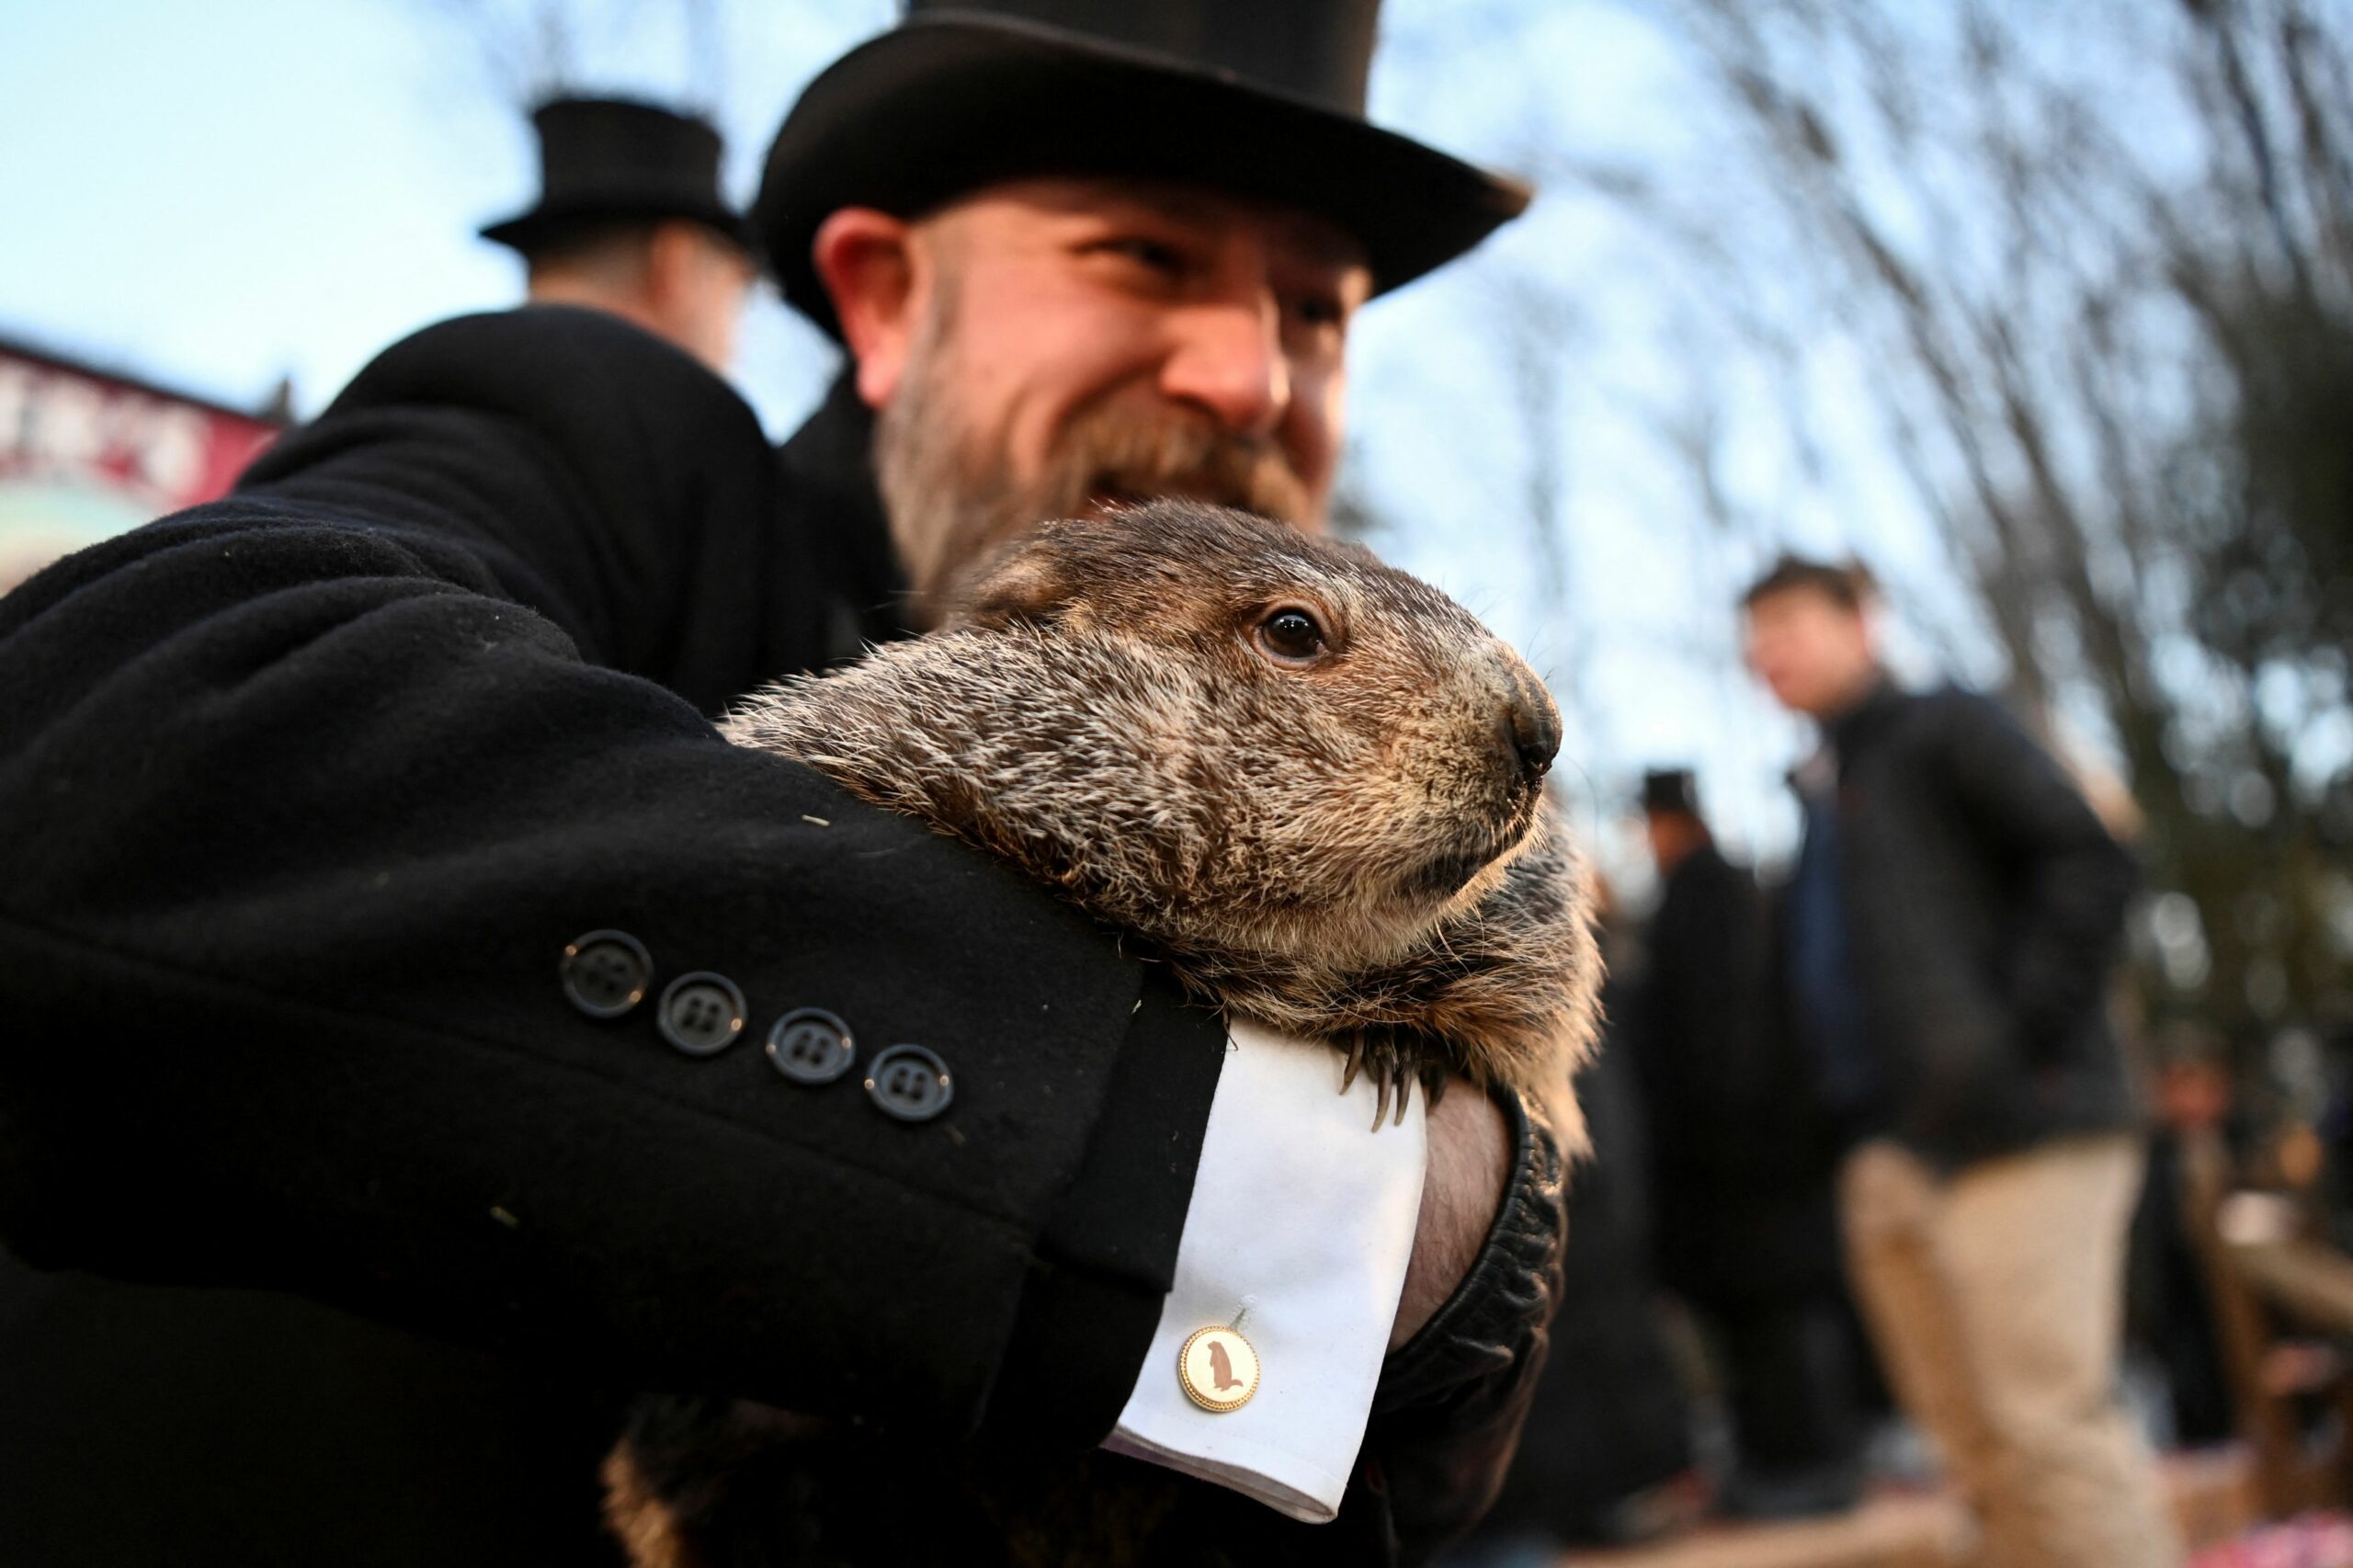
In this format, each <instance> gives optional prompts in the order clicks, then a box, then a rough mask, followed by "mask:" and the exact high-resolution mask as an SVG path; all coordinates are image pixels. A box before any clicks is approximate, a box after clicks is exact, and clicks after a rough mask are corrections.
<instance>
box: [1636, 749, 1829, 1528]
mask: <svg viewBox="0 0 2353 1568" xmlns="http://www.w3.org/2000/svg"><path fill="white" fill-rule="evenodd" d="M1640 804H1641V807H1642V812H1643V828H1644V832H1645V835H1646V836H1647V838H1648V839H1649V842H1650V848H1651V858H1652V860H1653V863H1654V865H1656V867H1657V868H1658V875H1659V901H1658V905H1657V908H1656V909H1655V910H1654V912H1653V914H1652V915H1651V918H1650V922H1649V924H1648V926H1646V927H1645V928H1644V930H1643V958H1644V962H1643V968H1642V971H1641V972H1640V975H1639V977H1638V978H1636V979H1635V980H1634V981H1633V983H1632V985H1631V994H1630V995H1629V997H1628V998H1627V1006H1625V1007H1624V1008H1623V1009H1622V1010H1621V1011H1620V1013H1619V1014H1618V1016H1617V1018H1616V1024H1617V1033H1616V1034H1615V1036H1614V1037H1613V1043H1614V1044H1617V1045H1619V1046H1620V1047H1621V1048H1622V1049H1623V1050H1624V1051H1625V1053H1626V1055H1627V1056H1628V1058H1629V1059H1630V1060H1631V1063H1632V1066H1633V1070H1634V1072H1635V1074H1636V1075H1637V1077H1638V1079H1639V1081H1640V1083H1641V1085H1642V1091H1643V1110H1644V1112H1645V1114H1646V1116H1647V1118H1648V1121H1649V1133H1650V1137H1649V1146H1650V1156H1651V1169H1652V1175H1653V1180H1654V1187H1653V1190H1654V1199H1655V1201H1656V1204H1657V1224H1656V1226H1655V1228H1654V1236H1655V1237H1656V1251H1657V1257H1658V1272H1659V1278H1660V1279H1661V1281H1662V1282H1663V1283H1665V1285H1666V1286H1667V1287H1668V1289H1670V1290H1674V1291H1675V1292H1677V1294H1678V1295H1680V1296H1681V1297H1682V1298H1683V1300H1684V1301H1685V1302H1686V1303H1687V1304H1688V1305H1689V1306H1690V1307H1691V1308H1692V1309H1693V1310H1694V1311H1696V1312H1698V1313H1699V1315H1700V1317H1701V1318H1702V1319H1703V1320H1704V1321H1705V1322H1706V1324H1708V1326H1709V1328H1710V1330H1711V1339H1712V1341H1713V1342H1714V1343H1715V1344H1716V1345H1717V1346H1718V1347H1719V1349H1720V1351H1721V1354H1722V1373H1723V1381H1724V1384H1725V1390H1726V1393H1727V1396H1728V1399H1727V1403H1728V1404H1729V1406H1730V1415H1731V1417H1732V1438H1733V1455H1732V1457H1733V1461H1734V1463H1733V1471H1732V1473H1731V1474H1730V1476H1728V1477H1727V1478H1726V1480H1725V1483H1724V1484H1723V1485H1722V1487H1721V1488H1720V1490H1719V1491H1718V1493H1717V1495H1716V1506H1717V1507H1718V1508H1719V1509H1720V1510H1722V1511H1723V1512H1726V1513H1732V1514H1739V1515H1745V1516H1748V1517H1801V1516H1804V1515H1810V1514H1827V1513H1836V1512H1839V1511H1840V1510H1843V1509H1845V1508H1848V1507H1851V1506H1854V1503H1855V1501H1856V1499H1857V1497H1858V1496H1859V1494H1860V1491H1861V1485H1862V1447H1863V1441H1864V1438H1865V1437H1866V1436H1867V1434H1866V1432H1865V1430H1864V1425H1863V1421H1862V1417H1861V1414H1860V1407H1859V1390H1858V1378H1857V1374H1856V1369H1855V1367H1854V1365H1853V1361H1854V1357H1853V1354H1852V1344H1851V1341H1852V1338H1853V1334H1852V1330H1851V1328H1850V1326H1849V1323H1850V1320H1849V1316H1848V1308H1847V1302H1846V1299H1845V1291H1844V1286H1843V1278H1842V1275H1841V1272H1840V1263H1839V1250H1838V1233H1837V1223H1836V1214H1835V1212H1834V1210H1833V1206H1832V1201H1831V1168H1832V1163H1833V1160H1834V1157H1835V1142H1834V1140H1833V1139H1832V1138H1831V1136H1830V1135H1829V1131H1828V1129H1827V1128H1826V1127H1825V1126H1824V1119H1823V1115H1822V1110H1821V1108H1820V1106H1819V1105H1818V1103H1817V1101H1816V1096H1814V1095H1813V1093H1812V1091H1811V1089H1810V1088H1809V1087H1808V1085H1807V1083H1806V1079H1805V1074H1804V1073H1803V1071H1802V1065H1801V1063H1800V1062H1799V1061H1798V1058H1797V1051H1796V1046H1795V1042H1794V1041H1792V1040H1790V1039H1789V1038H1788V1037H1787V1033H1786V1031H1784V1030H1782V1029H1779V1028H1776V1027H1775V1026H1774V1022H1773V1019H1774V1017H1775V1009H1774V1007H1773V1006H1772V997H1773V994H1774V993H1773V989H1772V987H1771V986H1770V984H1769V983H1768V963H1769V959H1770V955H1771V951H1772V947H1773V938H1772V935H1771V930H1770V926H1771V920H1770V917H1769V915H1768V904H1767V902H1766V899H1765V897H1764V895H1763V893H1762V892H1761V891H1760V890H1759V889H1758V887H1757V885H1756V878H1755V877H1754V876H1753V875H1752V874H1751V873H1750V871H1749V869H1748V868H1747V867H1745V866H1742V865H1736V864H1734V863H1733V861H1731V860H1729V859H1727V858H1725V857H1724V855H1723V853H1722V851H1721V850H1720V849H1718V848H1717V846H1716V839H1715V834H1714V832H1713V831H1712V830H1711V828H1710V827H1709V825H1708V819H1707V816H1706V814H1705V813H1704V812H1701V810H1700V809H1699V785H1698V781H1697V780H1696V779H1695V778H1693V776H1692V774H1691V771H1690V770H1689V769H1688V768H1680V767H1677V768H1660V769H1654V770H1652V771H1650V772H1647V773H1645V774H1644V775H1643V787H1642V795H1641V800H1640Z"/></svg>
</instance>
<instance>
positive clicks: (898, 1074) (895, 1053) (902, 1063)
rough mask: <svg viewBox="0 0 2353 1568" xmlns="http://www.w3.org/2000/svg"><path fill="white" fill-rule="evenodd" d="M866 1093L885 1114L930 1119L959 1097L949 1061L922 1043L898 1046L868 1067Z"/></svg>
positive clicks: (906, 1119)
mask: <svg viewBox="0 0 2353 1568" xmlns="http://www.w3.org/2000/svg"><path fill="white" fill-rule="evenodd" d="M866 1092H867V1093H868V1094H869V1095H870V1096H873V1099H874V1103H875V1104H876V1105H877V1106H880V1107H881V1109H882V1114H883V1115H885V1116H892V1117H896V1118H897V1119H900V1120H901V1121H929V1120H930V1119H932V1118H933V1117H935V1116H938V1114H939V1113H940V1112H941V1111H943V1110H946V1109H947V1108H948V1102H949V1101H950V1100H952V1099H954V1098H955V1097H956V1085H955V1084H954V1083H953V1082H952V1081H951V1080H950V1079H949V1076H948V1063H947V1062H942V1061H941V1060H940V1059H939V1058H938V1057H937V1056H934V1055H933V1054H932V1053H931V1052H930V1051H926V1050H925V1049H924V1048H923V1047H922V1046H919V1045H894V1046H892V1048H891V1049H890V1050H888V1051H883V1052H881V1054H879V1055H877V1056H876V1057H875V1058H874V1064H873V1065H872V1066H870V1067H869V1068H868V1069H867V1070H866Z"/></svg>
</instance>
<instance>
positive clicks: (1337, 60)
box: [752, 0, 1530, 335]
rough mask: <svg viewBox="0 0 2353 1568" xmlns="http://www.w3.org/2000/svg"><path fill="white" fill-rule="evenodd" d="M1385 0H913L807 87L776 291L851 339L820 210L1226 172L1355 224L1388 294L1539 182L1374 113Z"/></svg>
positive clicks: (787, 174) (765, 220) (771, 162)
mask: <svg viewBox="0 0 2353 1568" xmlns="http://www.w3.org/2000/svg"><path fill="white" fill-rule="evenodd" d="M1379 10H1380V0H1151V3H1149V4H1146V3H1144V0H963V3H962V4H961V5H954V4H938V3H937V0H909V3H908V15H907V16H906V17H905V18H904V20H903V21H901V22H900V24H899V25H898V26H897V27H896V28H892V30H891V31H889V32H886V33H883V34H881V36H880V37H877V38H874V39H870V40H868V41H867V42H865V43H863V44H860V45H859V46H858V47H857V48H856V49H853V50H851V51H849V52H848V53H847V54H845V55H843V56H842V57H841V58H840V59H839V60H836V61H835V62H834V63H833V64H832V65H830V66H828V67H826V69H825V70H824V72H823V73H822V74H820V75H819V76H818V77H817V79H816V80H815V81H813V82H812V83H810V84H809V86H808V89H807V90H806V91H804V92H803V93H802V94H801V100H800V102H798V103H796V104H795V105H793V107H792V112H791V113H790V115H788V116H786V118H785V121H784V128H783V129H782V130H780V131H778V132H777V137H776V142H774V144H773V145H771V146H770V147H769V149H768V161H767V176H766V178H765V179H764V180H763V181H762V182H761V186H760V194H759V199H757V200H756V202H755V203H754V204H753V208H752V221H753V223H754V226H755V227H756V229H757V231H758V233H759V236H760V239H761V242H762V244H764V245H765V247H766V249H767V255H768V256H769V259H770V264H771V265H772V266H773V267H774V268H775V270H776V273H777V280H778V282H779V284H780V285H781V286H782V288H783V290H784V297H785V298H786V299H787V300H790V301H791V302H792V303H793V304H794V305H796V306H798V307H799V308H800V309H801V312H802V313H803V314H805V315H807V316H808V317H809V318H810V319H811V320H813V321H814V322H816V323H817V324H818V325H820V326H822V327H824V328H825V330H827V331H828V332H832V333H835V335H838V334H839V331H840V328H839V325H838V324H837V323H836V322H835V320H834V311H833V303H832V301H830V300H829V299H827V297H826V295H825V290H824V285H823V284H822V283H820V282H819V280H818V278H817V273H816V268H815V267H814V266H813V263H812V262H811V260H810V256H809V247H810V242H811V241H812V240H813V238H814V237H815V235H816V232H817V225H818V224H819V223H821V222H824V219H825V217H826V216H827V214H829V213H831V212H834V211H835V210H838V209H840V208H843V207H853V206H862V207H878V208H881V209H882V210H884V211H889V212H897V213H900V214H902V215H905V216H913V215H915V214H916V213H919V212H922V211H925V210H927V209H929V208H932V207H935V206H937V205H938V204H939V203H940V202H942V201H945V200H948V199H950V198H952V197H955V196H959V195H961V194H962V193H963V192H965V191H968V190H972V189H975V188H977V187H981V186H983V185H986V184H988V183H990V182H992V181H994V180H1000V179H1009V178H1016V177H1018V176H1026V175H1041V174H1056V173H1060V174H1119V175H1134V176H1151V177H1158V178H1164V179H1178V180H1188V181H1193V182H1196V183H1206V184H1210V185H1214V186H1216V187H1220V188H1221V189H1225V190H1231V191H1234V192H1236V193H1238V194H1242V195H1246V196H1254V197H1260V198H1265V199H1272V200H1276V201H1279V202H1282V203H1284V204H1286V205H1289V206H1295V207H1299V208H1302V209H1304V210H1308V211H1311V212H1315V213H1318V214H1320V215H1322V216H1324V217H1325V218H1328V219H1330V220H1331V221H1332V222H1336V224H1338V225H1339V226H1340V227H1341V228H1342V229H1344V230H1346V231H1347V232H1348V233H1350V234H1352V235H1354V236H1355V237H1356V239H1357V241H1358V243H1359V244H1362V245H1363V246H1364V248H1365V252H1366V255H1367V256H1368V257H1369V258H1370V262H1371V267H1372V274H1373V284H1374V288H1375V290H1376V291H1378V290H1388V289H1394V288H1396V287H1397V286H1398V285H1399V284H1401V283H1408V282H1411V281H1412V280H1413V279H1415V278H1419V277H1420V276H1421V275H1422V274H1423V273H1425V272H1427V271H1429V270H1430V269H1431V268H1432V267H1437V266H1438V265H1439V264H1440V263H1441V262H1445V261H1449V260H1451V259H1452V258H1453V257H1455V256H1460V255H1461V254H1462V253H1463V252H1464V251H1467V250H1469V249H1470V248H1471V247H1472V245H1475V244H1478V243H1479V242H1480V241H1481V240H1483V239H1484V238H1486V236H1487V235H1488V234H1489V233H1492V232H1493V231H1494V230H1495V228H1496V227H1497V226H1499V225H1501V224H1503V223H1506V222H1509V221H1510V220H1511V219H1513V218H1516V217H1518V215H1519V214H1520V213H1521V212H1522V211H1523V210H1526V208H1527V206H1528V201H1529V195H1530V192H1529V188H1528V187H1526V186H1524V185H1521V184H1519V183H1518V182H1517V181H1514V180H1510V179H1506V178H1504V177H1502V176H1496V175H1491V174H1488V173H1486V172H1484V171H1483V170H1481V169H1477V168H1474V167H1472V165H1469V164H1466V163H1464V162H1462V161H1461V159H1458V158H1451V157H1449V156H1447V155H1446V154H1445V153H1440V152H1438V151H1437V150H1436V149H1434V148H1430V147H1426V146H1424V145H1423V144H1422V143H1420V142H1415V141H1413V140H1411V139H1409V138H1407V137H1404V136H1400V135H1398V134H1396V133H1395V132H1393V131H1383V130H1381V129H1380V128H1379V127H1377V126H1374V125H1372V124H1370V122H1368V121H1367V120H1366V119H1365V118H1364V94H1365V78H1366V75H1367V74H1368V72H1369V71H1370V67H1371V63H1372V44H1373V24H1374V19H1375V17H1376V15H1377V13H1378V12H1379Z"/></svg>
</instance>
